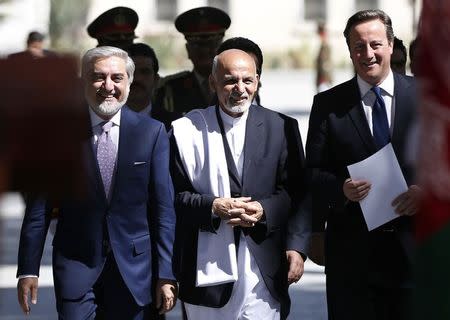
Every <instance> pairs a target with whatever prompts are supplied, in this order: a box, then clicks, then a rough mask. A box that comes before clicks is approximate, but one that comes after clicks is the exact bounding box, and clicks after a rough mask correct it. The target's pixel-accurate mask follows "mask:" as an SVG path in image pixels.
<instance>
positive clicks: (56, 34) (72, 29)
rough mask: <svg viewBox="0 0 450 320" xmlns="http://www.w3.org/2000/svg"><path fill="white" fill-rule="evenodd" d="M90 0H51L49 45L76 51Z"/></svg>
mask: <svg viewBox="0 0 450 320" xmlns="http://www.w3.org/2000/svg"><path fill="white" fill-rule="evenodd" d="M0 1H1V0H0ZM90 2H91V1H90V0H77V1H73V0H51V1H50V4H51V9H50V25H49V33H50V38H51V46H52V48H55V49H60V50H71V51H74V50H75V51H78V50H79V47H80V42H81V39H82V37H84V36H85V35H84V28H85V26H86V24H87V21H86V19H87V14H88V12H89V7H90Z"/></svg>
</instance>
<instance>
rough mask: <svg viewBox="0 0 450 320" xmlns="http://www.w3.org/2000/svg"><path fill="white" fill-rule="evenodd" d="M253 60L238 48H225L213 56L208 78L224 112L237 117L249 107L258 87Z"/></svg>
mask: <svg viewBox="0 0 450 320" xmlns="http://www.w3.org/2000/svg"><path fill="white" fill-rule="evenodd" d="M258 80H259V79H258V75H257V74H256V65H255V60H254V59H253V58H252V57H251V56H250V55H249V54H248V53H246V52H244V51H242V50H238V49H230V50H225V51H223V52H222V53H220V54H219V55H217V56H216V57H215V58H214V63H213V68H212V73H211V76H210V78H209V81H210V85H211V88H212V89H213V90H214V91H215V92H216V93H217V97H218V99H219V106H220V107H221V108H222V110H223V111H224V112H226V113H227V114H229V115H231V116H233V117H239V116H241V115H242V113H243V112H245V111H246V110H248V108H249V107H250V105H251V103H252V101H253V97H254V95H255V92H256V89H257V88H258Z"/></svg>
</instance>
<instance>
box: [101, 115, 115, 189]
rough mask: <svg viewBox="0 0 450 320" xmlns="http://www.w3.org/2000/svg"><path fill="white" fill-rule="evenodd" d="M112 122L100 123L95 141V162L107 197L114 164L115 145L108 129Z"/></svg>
mask: <svg viewBox="0 0 450 320" xmlns="http://www.w3.org/2000/svg"><path fill="white" fill-rule="evenodd" d="M112 125H113V123H112V122H111V121H108V122H106V123H103V124H102V130H103V132H102V134H101V135H100V137H99V138H98V143H97V162H98V167H99V168H100V174H101V176H102V181H103V186H104V188H105V194H106V197H107V198H109V191H110V188H111V181H112V177H113V173H114V167H115V164H116V154H117V152H116V146H115V145H114V143H113V142H112V140H111V136H110V133H109V131H110V130H111V127H112Z"/></svg>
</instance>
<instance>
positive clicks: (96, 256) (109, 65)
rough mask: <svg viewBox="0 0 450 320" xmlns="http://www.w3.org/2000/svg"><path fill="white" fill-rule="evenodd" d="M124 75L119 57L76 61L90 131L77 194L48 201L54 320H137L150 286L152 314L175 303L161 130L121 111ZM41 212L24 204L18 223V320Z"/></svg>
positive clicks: (41, 233) (103, 50) (127, 78)
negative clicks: (54, 213)
mask: <svg viewBox="0 0 450 320" xmlns="http://www.w3.org/2000/svg"><path fill="white" fill-rule="evenodd" d="M133 72H134V63H133V61H132V60H131V59H130V58H129V57H128V55H127V53H126V52H125V51H123V50H121V49H118V48H114V47H98V48H94V49H91V50H89V51H88V52H87V53H86V54H85V55H84V57H83V60H82V79H83V83H84V92H85V97H86V101H87V103H88V105H89V117H90V123H91V128H92V132H91V133H90V134H89V139H87V141H86V142H85V157H84V158H85V163H84V166H85V168H86V186H85V189H86V193H85V194H84V197H81V196H80V195H76V196H75V195H71V196H69V195H68V196H66V197H64V198H62V199H59V200H58V204H59V208H60V215H59V221H58V225H57V229H56V233H55V237H54V240H53V276H54V286H55V295H56V304H57V311H58V315H59V318H60V319H94V318H95V317H96V316H101V317H103V318H105V319H144V318H145V317H146V315H147V314H148V309H149V304H150V303H151V302H152V301H151V300H152V292H151V286H152V281H155V282H156V286H155V287H156V293H155V296H156V305H157V306H159V307H160V312H161V313H164V312H167V311H169V310H170V309H172V308H173V306H174V304H175V300H176V291H177V289H176V282H175V281H174V276H173V274H172V246H173V241H174V230H175V213H174V208H173V186H172V182H171V178H170V174H169V141H168V138H167V134H166V130H165V128H164V126H163V124H161V123H160V122H158V121H156V120H153V119H151V118H150V117H148V116H146V115H140V114H137V113H135V112H133V111H131V110H130V109H128V107H126V106H125V102H126V99H127V97H128V93H129V89H130V84H131V83H132V81H133ZM80 174H81V173H80ZM49 205H50V204H49V203H48V201H47V200H46V199H44V198H42V197H37V196H30V197H29V199H28V203H27V208H26V212H25V217H24V220H23V225H22V231H21V237H20V246H19V261H18V271H17V276H18V277H19V281H18V299H19V303H20V305H21V307H22V309H23V311H24V312H25V313H29V312H30V306H29V304H28V298H29V295H31V302H32V303H36V302H37V289H38V278H37V277H38V276H39V266H40V260H41V255H42V250H43V246H44V242H45V237H46V233H47V227H48V221H47V218H48V215H46V209H47V207H48V206H49ZM152 268H153V269H155V268H156V270H152ZM152 275H154V276H155V278H153V277H152Z"/></svg>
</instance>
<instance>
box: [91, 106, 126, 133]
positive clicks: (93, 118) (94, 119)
mask: <svg viewBox="0 0 450 320" xmlns="http://www.w3.org/2000/svg"><path fill="white" fill-rule="evenodd" d="M121 113H122V108H120V109H119V111H117V113H116V114H115V115H114V116H113V117H112V118H111V120H109V121H112V123H113V124H114V125H116V126H120V116H121ZM89 116H90V118H91V126H92V128H94V127H95V126H98V125H99V124H100V123H102V122H104V121H105V120H104V119H102V118H100V117H99V116H98V115H97V114H96V113H95V112H94V111H93V110H92V108H89Z"/></svg>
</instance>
